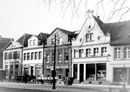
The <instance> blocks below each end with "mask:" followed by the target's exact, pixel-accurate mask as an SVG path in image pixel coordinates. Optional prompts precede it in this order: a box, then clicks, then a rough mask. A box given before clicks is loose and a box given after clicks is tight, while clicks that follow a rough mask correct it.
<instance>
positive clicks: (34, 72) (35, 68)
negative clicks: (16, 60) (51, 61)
mask: <svg viewBox="0 0 130 92" xmlns="http://www.w3.org/2000/svg"><path fill="white" fill-rule="evenodd" d="M25 74H27V75H30V76H36V77H39V76H42V65H41V64H23V69H22V75H25Z"/></svg>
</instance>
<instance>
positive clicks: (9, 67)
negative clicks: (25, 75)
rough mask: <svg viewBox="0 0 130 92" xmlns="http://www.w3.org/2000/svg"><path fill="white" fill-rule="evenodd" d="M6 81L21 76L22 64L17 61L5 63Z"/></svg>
mask: <svg viewBox="0 0 130 92" xmlns="http://www.w3.org/2000/svg"><path fill="white" fill-rule="evenodd" d="M5 71H6V79H9V80H11V79H14V78H15V76H21V74H22V64H21V63H19V61H17V60H10V61H6V62H5Z"/></svg>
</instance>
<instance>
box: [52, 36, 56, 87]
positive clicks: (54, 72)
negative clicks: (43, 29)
mask: <svg viewBox="0 0 130 92" xmlns="http://www.w3.org/2000/svg"><path fill="white" fill-rule="evenodd" d="M54 40H55V42H54V66H53V71H52V77H53V85H52V89H56V86H55V83H56V80H55V76H56V71H55V63H56V34H55V36H54Z"/></svg>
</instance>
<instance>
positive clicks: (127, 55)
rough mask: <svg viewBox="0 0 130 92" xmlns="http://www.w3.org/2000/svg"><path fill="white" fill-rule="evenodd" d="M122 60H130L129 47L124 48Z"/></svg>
mask: <svg viewBox="0 0 130 92" xmlns="http://www.w3.org/2000/svg"><path fill="white" fill-rule="evenodd" d="M124 58H126V59H130V47H125V48H124Z"/></svg>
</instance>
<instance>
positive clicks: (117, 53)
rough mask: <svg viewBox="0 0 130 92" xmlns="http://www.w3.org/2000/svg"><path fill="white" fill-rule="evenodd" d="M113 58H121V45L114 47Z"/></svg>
mask: <svg viewBox="0 0 130 92" xmlns="http://www.w3.org/2000/svg"><path fill="white" fill-rule="evenodd" d="M116 50H117V51H116ZM114 59H121V47H115V48H114Z"/></svg>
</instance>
